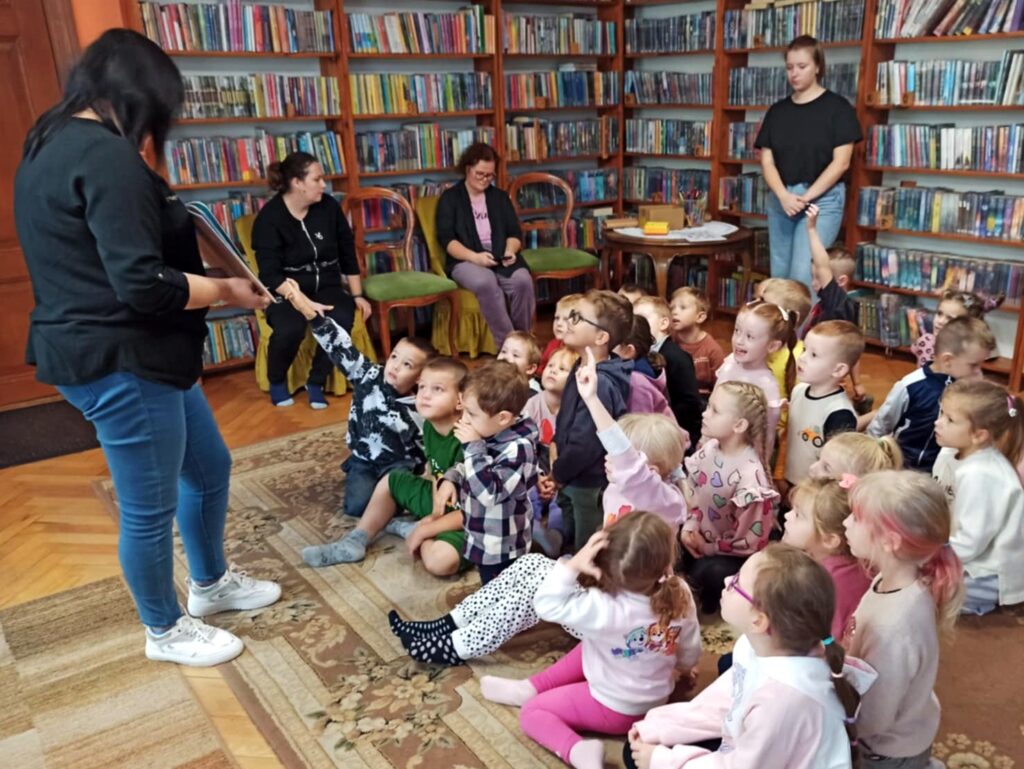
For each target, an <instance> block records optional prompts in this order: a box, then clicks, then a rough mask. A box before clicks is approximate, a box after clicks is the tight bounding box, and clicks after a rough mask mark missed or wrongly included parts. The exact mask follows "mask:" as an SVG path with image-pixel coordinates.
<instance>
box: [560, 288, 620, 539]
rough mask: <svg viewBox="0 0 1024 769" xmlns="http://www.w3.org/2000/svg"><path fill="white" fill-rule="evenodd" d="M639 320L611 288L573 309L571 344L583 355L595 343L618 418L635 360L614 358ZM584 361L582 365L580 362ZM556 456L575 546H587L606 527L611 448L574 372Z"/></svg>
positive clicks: (608, 401)
mask: <svg viewBox="0 0 1024 769" xmlns="http://www.w3.org/2000/svg"><path fill="white" fill-rule="evenodd" d="M632 324H633V307H632V305H631V304H630V303H629V300H628V299H625V298H624V297H621V296H618V295H617V294H614V293H612V292H611V291H597V290H591V291H588V292H587V293H586V294H585V295H584V296H583V298H582V299H581V300H580V301H579V303H578V304H577V305H576V307H575V308H574V309H573V310H572V311H571V312H570V313H569V323H568V325H567V327H566V331H565V340H564V341H565V346H566V347H568V348H570V349H571V350H574V351H576V352H577V353H578V354H579V355H583V354H584V353H585V352H586V350H587V348H588V347H589V348H590V350H591V352H593V354H594V360H595V361H596V363H597V397H598V398H599V399H600V401H601V403H602V404H603V405H604V407H605V408H606V409H607V410H608V412H609V413H610V414H611V415H612V418H613V419H618V418H619V417H620V416H622V415H623V414H625V413H626V412H627V410H628V406H627V404H628V403H629V377H630V373H631V372H632V370H633V364H632V362H630V361H624V360H621V359H620V358H618V357H617V356H614V355H613V354H612V350H613V349H615V348H616V347H618V346H619V345H620V344H621V343H622V342H623V340H625V339H626V337H627V336H628V334H629V331H630V329H631V328H632ZM578 365H579V364H577V366H578ZM555 449H556V459H555V461H554V464H553V465H552V468H551V474H552V477H553V478H554V479H555V483H556V484H558V486H559V487H561V492H560V495H559V505H560V506H561V508H562V511H563V514H564V515H565V516H571V518H572V521H573V525H574V528H575V534H574V540H575V547H574V548H573V549H574V550H578V549H579V548H581V547H583V545H584V544H586V542H587V540H589V539H590V537H591V535H592V534H593V533H594V532H595V531H597V530H598V529H599V528H601V491H602V490H603V489H604V486H605V483H606V482H607V479H606V478H605V472H604V460H605V450H604V446H602V445H601V441H599V440H598V438H597V428H596V427H594V420H593V417H591V415H590V410H589V409H588V408H587V404H586V403H584V401H583V398H581V397H580V392H579V389H578V388H577V385H576V377H574V376H570V377H569V381H568V382H567V383H566V386H565V390H564V391H563V393H562V406H561V408H560V409H559V410H558V419H557V420H556V422H555Z"/></svg>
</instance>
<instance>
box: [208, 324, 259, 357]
mask: <svg viewBox="0 0 1024 769" xmlns="http://www.w3.org/2000/svg"><path fill="white" fill-rule="evenodd" d="M206 332H207V336H206V342H205V344H204V345H203V365H204V366H216V365H217V364H218V363H225V362H227V361H229V360H237V359H241V358H253V357H255V356H256V344H257V340H258V339H259V327H258V326H257V325H256V318H255V316H253V315H239V316H237V317H234V318H221V319H218V320H208V321H207V322H206Z"/></svg>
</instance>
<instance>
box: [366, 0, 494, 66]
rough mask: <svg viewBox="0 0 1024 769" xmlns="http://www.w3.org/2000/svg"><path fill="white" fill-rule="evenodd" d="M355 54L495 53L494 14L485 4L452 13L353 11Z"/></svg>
mask: <svg viewBox="0 0 1024 769" xmlns="http://www.w3.org/2000/svg"><path fill="white" fill-rule="evenodd" d="M348 29H349V44H350V45H351V50H352V52H353V53H435V54H437V53H494V16H493V15H491V14H487V13H484V7H483V6H482V5H471V6H469V7H468V8H463V9H461V10H458V11H453V12H451V13H408V12H407V13H384V14H379V15H377V14H370V13H350V14H348Z"/></svg>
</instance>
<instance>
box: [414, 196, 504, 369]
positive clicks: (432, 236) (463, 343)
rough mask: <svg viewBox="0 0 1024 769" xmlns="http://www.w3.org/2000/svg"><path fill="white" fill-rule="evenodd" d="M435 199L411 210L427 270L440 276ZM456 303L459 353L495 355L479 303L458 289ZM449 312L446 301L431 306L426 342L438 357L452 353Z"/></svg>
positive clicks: (441, 256) (442, 257) (441, 258)
mask: <svg viewBox="0 0 1024 769" xmlns="http://www.w3.org/2000/svg"><path fill="white" fill-rule="evenodd" d="M439 199H440V198H439V197H438V196H436V195H427V196H425V197H421V198H417V199H416V204H415V209H416V219H417V220H418V221H419V224H420V231H421V232H422V233H423V240H424V242H425V243H426V246H427V251H428V252H429V254H430V270H431V272H433V273H434V274H436V275H444V274H445V273H444V263H445V261H446V259H447V257H446V255H445V253H444V249H442V248H441V244H440V243H439V242H438V241H437V221H436V218H437V201H438V200H439ZM458 302H459V319H458V331H457V332H456V335H455V337H456V340H457V341H458V345H459V352H460V353H466V354H467V355H469V357H470V358H476V357H477V356H478V355H480V354H481V353H489V354H491V355H495V354H497V352H498V348H497V347H496V346H495V344H494V337H493V336H492V335H491V329H490V327H489V326H488V325H487V322H486V321H485V320H484V316H483V314H482V313H481V312H480V303H479V302H478V301H477V298H476V294H474V293H473V292H471V291H467V290H466V289H464V288H460V289H459V293H458ZM449 312H450V310H449V309H448V304H447V302H438V303H437V304H435V305H434V325H433V328H432V330H431V334H430V341H431V343H432V344H433V345H434V347H435V349H437V351H438V352H440V353H441V354H442V355H451V354H452V351H451V345H449V344H448V314H449Z"/></svg>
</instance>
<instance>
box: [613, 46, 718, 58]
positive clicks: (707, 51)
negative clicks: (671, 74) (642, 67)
mask: <svg viewBox="0 0 1024 769" xmlns="http://www.w3.org/2000/svg"><path fill="white" fill-rule="evenodd" d="M714 55H715V49H714V48H695V49H694V50H692V51H638V52H636V53H630V52H629V51H626V53H625V54H624V56H625V57H626V58H627V59H657V58H661V57H674V56H714Z"/></svg>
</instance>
